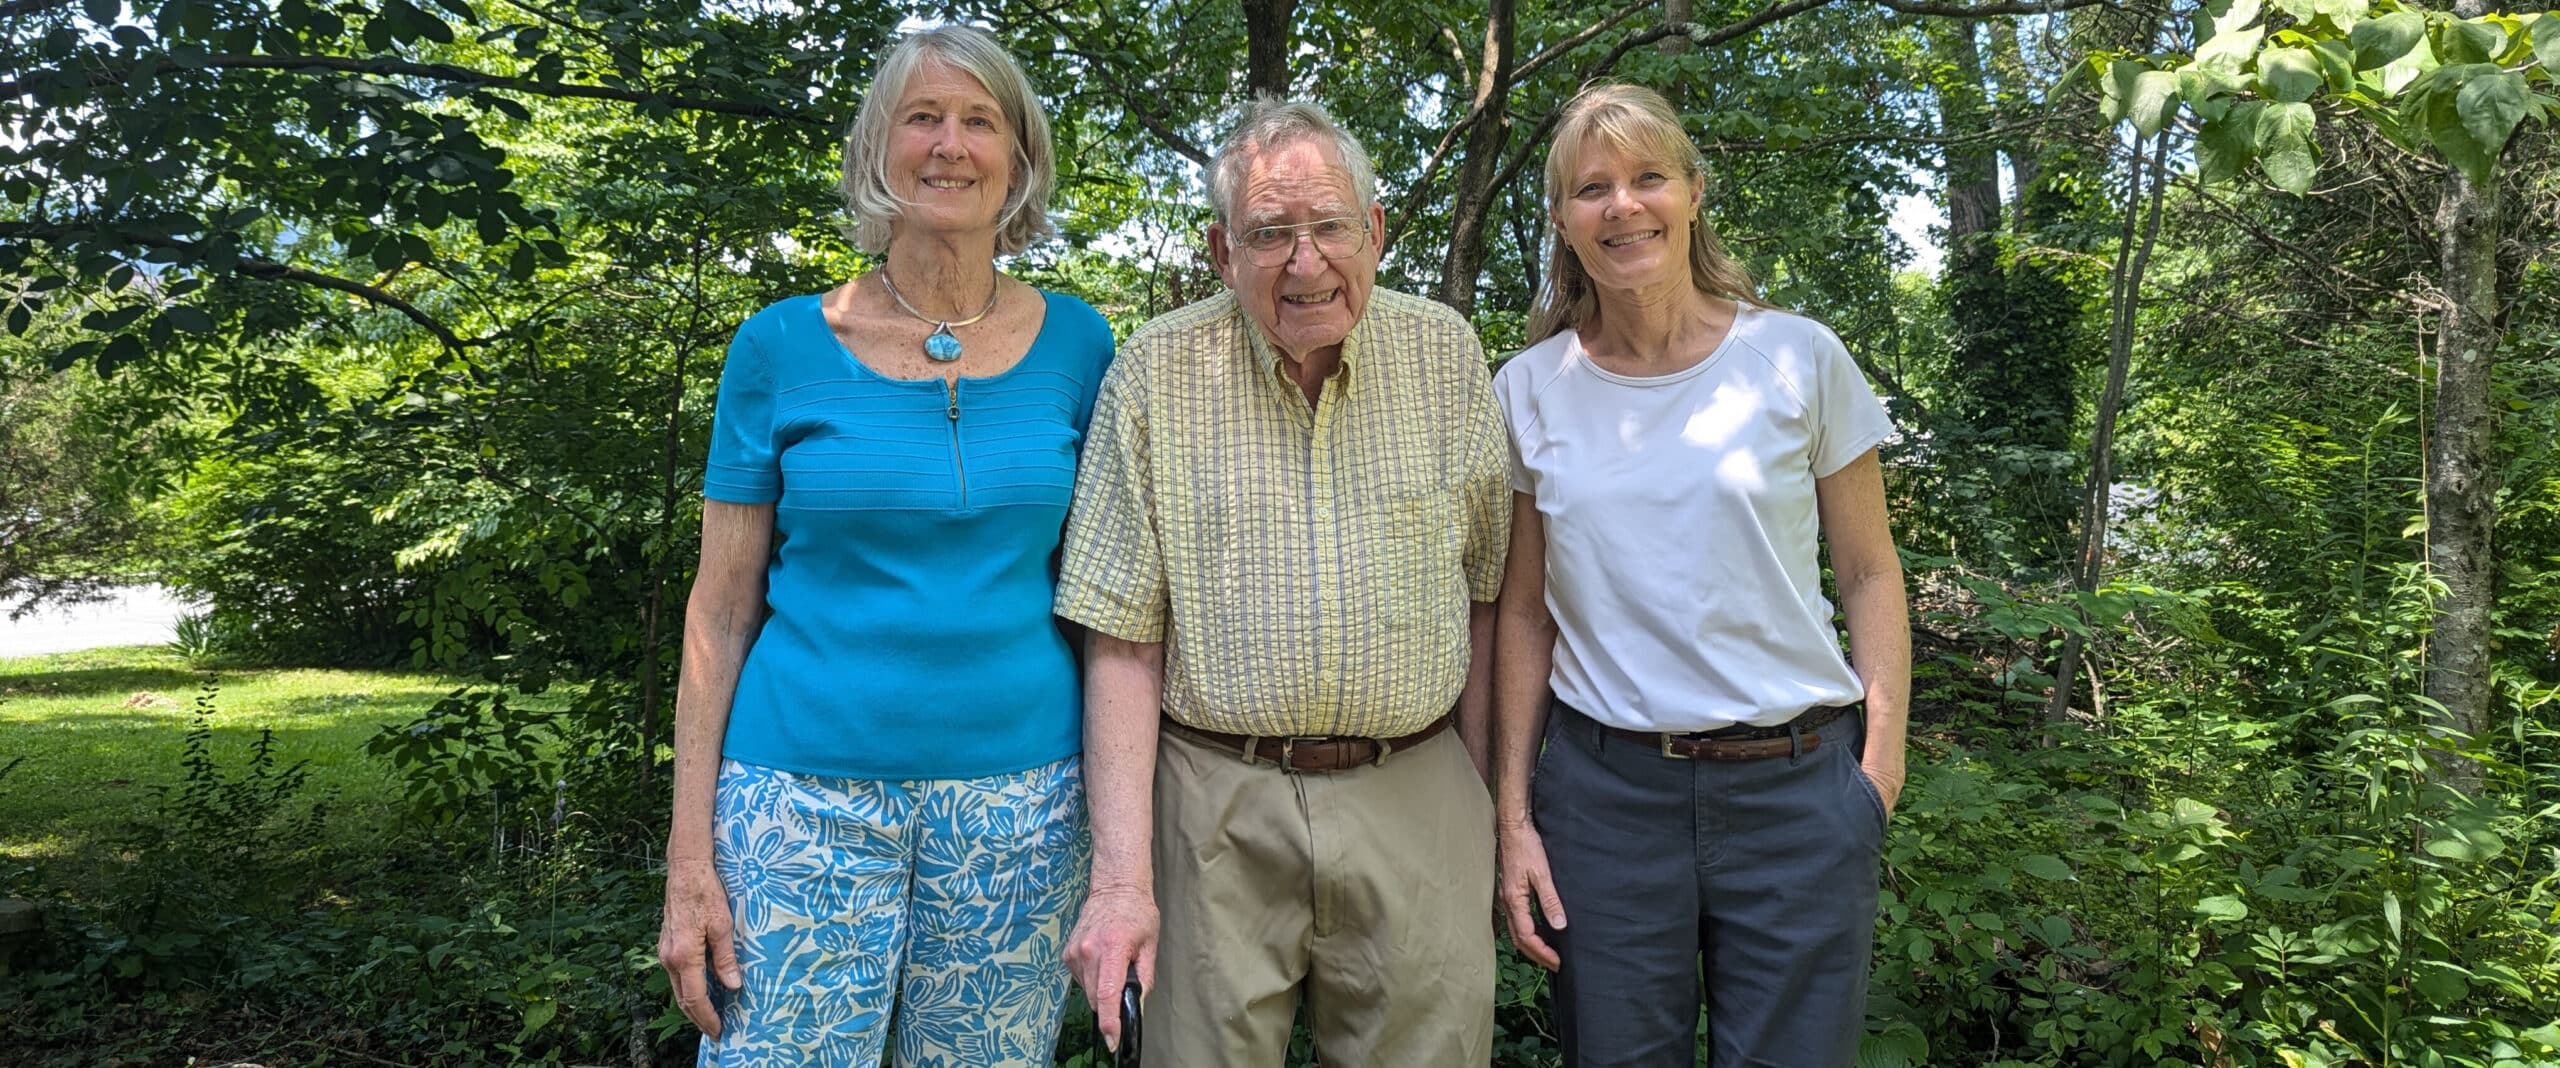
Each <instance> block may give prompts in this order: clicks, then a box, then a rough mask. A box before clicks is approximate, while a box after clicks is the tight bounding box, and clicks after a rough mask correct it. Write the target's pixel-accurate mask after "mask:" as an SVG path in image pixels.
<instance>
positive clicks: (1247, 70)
mask: <svg viewBox="0 0 2560 1068" xmlns="http://www.w3.org/2000/svg"><path fill="white" fill-rule="evenodd" d="M1297 10H1298V0H1244V90H1245V92H1246V93H1248V94H1257V95H1258V94H1268V95H1271V96H1275V97H1283V98H1285V97H1287V96H1288V95H1289V19H1290V16H1292V15H1294V14H1296V13H1297Z"/></svg>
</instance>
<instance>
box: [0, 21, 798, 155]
mask: <svg viewBox="0 0 2560 1068" xmlns="http://www.w3.org/2000/svg"><path fill="white" fill-rule="evenodd" d="M19 2H22V3H25V2H34V0H19ZM198 68H206V69H215V70H280V71H287V72H291V73H297V74H298V73H304V72H310V71H332V72H336V73H340V74H361V75H368V76H373V77H398V78H425V79H429V80H432V81H439V82H447V83H451V84H454V85H465V86H470V87H472V88H475V89H509V90H513V91H515V92H520V93H531V94H533V95H536V96H547V97H557V98H566V99H585V100H611V101H616V102H619V103H624V104H656V105H659V106H662V107H667V108H672V109H674V110H677V111H702V112H710V113H713V114H719V115H736V116H740V117H742V118H751V119H783V120H787V121H790V122H799V123H807V124H809V125H813V126H827V125H832V124H831V123H829V122H828V121H827V120H825V119H820V118H817V117H814V116H811V115H807V114H803V113H801V112H798V111H792V110H786V109H784V108H779V107H776V106H774V105H772V104H766V103H758V102H748V101H738V100H723V99H720V98H717V97H695V96H675V95H669V94H664V93H651V92H643V91H641V90H637V89H619V88H615V87H613V86H609V85H575V84H571V83H567V82H545V81H537V80H535V79H532V78H516V77H510V76H507V75H501V74H491V73H488V72H487V71H477V70H472V69H470V68H468V67H457V66H453V65H452V64H448V63H410V62H407V61H404V60H396V59H357V58H354V57H352V56H268V55H243V54H218V55H209V56H190V57H187V58H185V59H184V60H174V59H173V60H172V61H171V62H167V63H164V64H162V65H161V66H160V67H159V68H158V71H159V73H161V74H164V75H165V74H173V73H176V72H178V71H182V70H191V69H198ZM132 74H133V71H132V69H131V68H106V69H100V70H95V71H91V72H90V73H89V74H88V75H87V78H86V81H87V84H88V86H89V87H91V88H96V87H98V86H103V85H114V84H117V83H120V82H123V81H125V80H127V79H128V78H130V77H131V76H132ZM33 81H34V79H20V80H17V81H8V82H0V100H6V99H10V98H13V97H17V96H20V95H22V94H24V93H26V92H28V90H29V87H30V84H31V83H32V82H33Z"/></svg>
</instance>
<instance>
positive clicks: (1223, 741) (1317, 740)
mask: <svg viewBox="0 0 2560 1068" xmlns="http://www.w3.org/2000/svg"><path fill="white" fill-rule="evenodd" d="M1452 718H1453V717H1451V716H1450V715H1448V714H1446V713H1443V714H1442V715H1441V716H1440V718H1438V719H1435V720H1432V721H1431V723H1430V724H1429V725H1428V726H1425V727H1423V728H1422V729H1421V730H1418V731H1415V732H1413V733H1411V734H1408V735H1405V736H1403V737H1401V738H1355V737H1350V736H1347V735H1340V734H1320V735H1298V736H1292V737H1278V738H1269V737H1258V736H1253V735H1244V734H1227V733H1224V732H1221V731H1204V730H1201V729H1200V728H1198V727H1194V726H1191V725H1190V724H1187V723H1182V722H1179V721H1177V720H1175V719H1173V718H1172V717H1170V716H1168V717H1165V721H1164V725H1165V727H1166V729H1168V730H1172V731H1175V732H1177V733H1180V734H1181V735H1183V736H1184V737H1187V738H1192V739H1195V740H1198V741H1202V742H1207V743H1209V744H1210V745H1214V746H1217V747H1218V748H1220V749H1224V750H1226V751H1228V752H1230V753H1234V754H1236V755H1237V756H1240V757H1243V758H1244V761H1245V763H1248V764H1252V763H1258V762H1259V763H1270V764H1275V765H1278V766H1279V768H1280V770H1282V771H1316V772H1331V771H1342V770H1344V769H1346V768H1356V767H1359V766H1361V765H1363V764H1384V763H1386V762H1387V758H1388V757H1390V756H1394V755H1395V754H1397V753H1401V752H1404V751H1405V750H1407V749H1411V748H1413V747H1414V746H1417V745H1420V744H1422V743H1423V742H1426V741H1429V740H1431V736H1432V735H1435V734H1438V733H1440V732H1441V731H1445V730H1448V729H1449V723H1450V721H1451V720H1452Z"/></svg>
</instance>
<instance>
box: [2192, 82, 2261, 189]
mask: <svg viewBox="0 0 2560 1068" xmlns="http://www.w3.org/2000/svg"><path fill="white" fill-rule="evenodd" d="M2266 107H2267V104H2266V101H2263V100H2245V101H2242V102H2240V103H2237V104H2234V105H2232V106H2231V111H2230V112H2229V113H2228V114H2225V115H2224V116H2222V117H2221V118H2218V119H2208V120H2206V121H2205V124H2204V127H2203V128H2202V129H2201V130H2200V131H2198V133H2197V135H2196V166H2197V171H2198V174H2197V177H2198V178H2200V179H2202V180H2203V181H2205V182H2206V183H2208V184H2210V183H2217V182H2228V181H2230V180H2232V179H2234V178H2237V177H2239V176H2240V172H2242V171H2245V170H2247V169H2249V162H2250V161H2251V160H2254V159H2256V158H2258V113H2259V112H2261V111H2264V110H2266Z"/></svg>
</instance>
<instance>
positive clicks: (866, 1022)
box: [699, 757, 1093, 1068]
mask: <svg viewBox="0 0 2560 1068" xmlns="http://www.w3.org/2000/svg"><path fill="white" fill-rule="evenodd" d="M713 820H714V823H713V827H714V833H715V834H716V835H717V838H716V844H715V846H714V849H713V862H714V865H715V866H716V867H717V868H718V870H719V873H720V882H721V884H722V885H723V886H724V887H726V888H727V890H728V894H729V911H730V915H731V917H732V919H734V920H735V926H736V937H737V947H738V964H739V967H740V969H741V970H742V971H743V972H744V973H745V984H744V985H743V986H742V987H740V988H739V989H738V990H737V991H736V993H735V994H734V995H731V996H727V997H724V998H722V999H721V1001H722V1003H721V1005H720V1038H719V1040H718V1041H716V1042H715V1041H711V1040H705V1041H704V1042H703V1044H702V1055H701V1059H700V1062H699V1063H700V1064H701V1065H703V1066H715V1065H716V1066H721V1068H734V1066H741V1065H755V1066H758V1068H764V1066H788V1065H820V1066H836V1065H843V1066H846V1068H878V1066H879V1065H880V1063H881V1059H880V1058H881V1052H882V1050H883V1047H884V1046H887V1045H889V1044H890V1043H891V1042H892V1040H893V1039H894V1043H895V1054H896V1055H895V1057H894V1058H893V1059H892V1060H891V1061H890V1062H889V1063H891V1064H894V1065H897V1066H899V1068H982V1066H989V1065H1021V1066H1035V1065H1043V1066H1044V1065H1047V1064H1049V1063H1050V1055H1051V1051H1052V1049H1053V1047H1054V1046H1055V1045H1056V1044H1057V1039H1058V1019H1059V1015H1060V1013H1061V1012H1062V1011H1063V1008H1064V1002H1065V999H1066V991H1067V972H1066V967H1065V965H1064V964H1063V963H1062V962H1061V960H1060V955H1061V954H1062V953H1063V952H1064V950H1065V948H1066V940H1067V932H1068V930H1069V929H1070V928H1071V927H1072V925H1073V924H1074V922H1075V915H1076V909H1077V907H1078V905H1080V904H1081V903H1082V902H1083V900H1084V889H1085V878H1086V873H1087V869H1088V866H1089V863H1090V860H1091V855H1092V848H1093V846H1092V839H1091V837H1090V836H1089V835H1088V833H1087V831H1086V824H1085V811H1084V769H1083V764H1082V761H1081V760H1080V759H1079V758H1076V757H1069V758H1067V759H1065V760H1061V761H1058V762H1057V763H1054V764H1047V765H1043V766H1041V767H1037V768H1033V769H1031V770H1029V771H1024V772H1018V773H1015V774H1011V775H996V776H990V777H987V778H983V779H923V780H908V781H873V780H865V779H839V778H832V777H828V776H820V775H800V774H795V773H792V772H787V771H778V770H775V769H772V768H765V767H758V766H755V765H752V764H742V763H739V762H738V761H735V760H729V761H723V762H722V763H721V765H720V785H719V790H718V794H717V798H716V800H715V802H714V815H713ZM712 990H713V991H714V992H715V995H717V994H722V993H725V988H723V987H721V986H720V985H719V984H718V983H717V982H714V983H713V984H712ZM893 1005H894V1011H892V1006H893ZM893 1032H894V1033H893Z"/></svg>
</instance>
